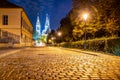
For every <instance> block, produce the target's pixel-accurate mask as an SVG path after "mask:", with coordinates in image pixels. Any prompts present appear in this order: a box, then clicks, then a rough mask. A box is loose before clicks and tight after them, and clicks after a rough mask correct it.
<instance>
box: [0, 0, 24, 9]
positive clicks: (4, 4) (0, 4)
mask: <svg viewBox="0 0 120 80" xmlns="http://www.w3.org/2000/svg"><path fill="white" fill-rule="evenodd" d="M0 8H22V7H20V6H17V5H15V4H12V3H10V2H8V1H7V0H0Z"/></svg>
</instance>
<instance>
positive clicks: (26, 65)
mask: <svg viewBox="0 0 120 80" xmlns="http://www.w3.org/2000/svg"><path fill="white" fill-rule="evenodd" d="M0 80H120V57H117V56H110V55H104V54H100V53H99V54H98V53H85V52H79V51H71V50H66V49H62V48H54V47H45V48H27V49H24V50H21V51H19V52H16V53H14V54H9V55H6V56H4V57H1V58H0Z"/></svg>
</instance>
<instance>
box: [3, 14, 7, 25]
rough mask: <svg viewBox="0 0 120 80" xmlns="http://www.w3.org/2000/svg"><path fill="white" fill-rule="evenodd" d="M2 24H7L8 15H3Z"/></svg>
mask: <svg viewBox="0 0 120 80" xmlns="http://www.w3.org/2000/svg"><path fill="white" fill-rule="evenodd" d="M2 21H3V25H8V15H3V19H2Z"/></svg>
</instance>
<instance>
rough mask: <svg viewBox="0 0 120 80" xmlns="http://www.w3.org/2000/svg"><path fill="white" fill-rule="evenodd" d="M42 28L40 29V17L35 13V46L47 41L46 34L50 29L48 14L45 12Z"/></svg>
mask: <svg viewBox="0 0 120 80" xmlns="http://www.w3.org/2000/svg"><path fill="white" fill-rule="evenodd" d="M43 27H44V29H43V30H41V24H40V19H39V15H37V21H36V33H37V34H36V38H35V42H36V46H43V44H44V45H45V43H46V42H47V36H48V34H49V33H50V32H51V29H50V19H49V16H48V14H46V20H45V26H43Z"/></svg>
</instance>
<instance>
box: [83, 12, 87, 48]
mask: <svg viewBox="0 0 120 80" xmlns="http://www.w3.org/2000/svg"><path fill="white" fill-rule="evenodd" d="M87 17H88V14H84V15H83V18H84V21H85V27H84V40H85V42H84V49H86V20H87Z"/></svg>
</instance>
